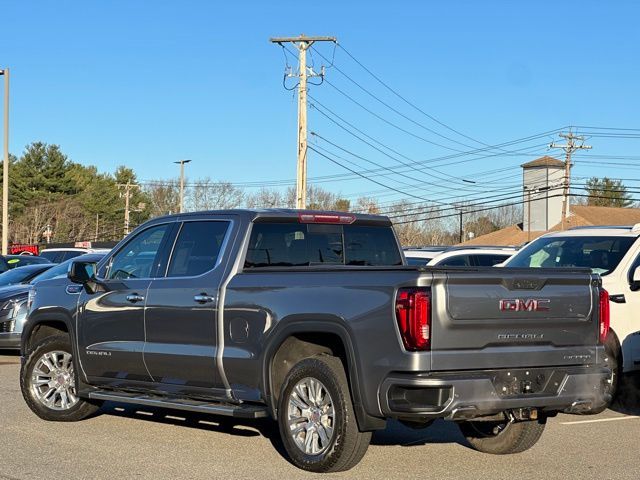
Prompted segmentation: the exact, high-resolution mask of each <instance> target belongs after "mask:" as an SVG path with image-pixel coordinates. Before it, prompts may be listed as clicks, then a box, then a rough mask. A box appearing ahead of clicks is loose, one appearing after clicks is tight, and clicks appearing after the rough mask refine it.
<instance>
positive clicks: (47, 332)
mask: <svg viewBox="0 0 640 480" xmlns="http://www.w3.org/2000/svg"><path fill="white" fill-rule="evenodd" d="M62 333H64V334H68V333H69V329H68V328H67V325H66V324H65V323H64V322H61V321H56V320H48V321H43V322H40V323H38V324H37V325H36V326H35V327H33V330H31V333H30V334H29V337H28V338H27V339H26V340H25V342H24V350H25V352H28V351H29V350H30V349H31V347H32V346H33V345H35V344H36V343H38V342H40V341H41V340H42V339H44V338H47V337H53V336H55V335H60V334H62Z"/></svg>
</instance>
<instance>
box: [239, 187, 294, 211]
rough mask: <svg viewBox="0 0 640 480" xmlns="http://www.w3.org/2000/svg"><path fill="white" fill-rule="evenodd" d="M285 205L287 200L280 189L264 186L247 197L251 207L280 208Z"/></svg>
mask: <svg viewBox="0 0 640 480" xmlns="http://www.w3.org/2000/svg"><path fill="white" fill-rule="evenodd" d="M284 206H285V201H284V197H283V195H282V193H281V192H280V190H271V189H268V188H264V187H263V188H261V189H260V190H258V191H257V192H256V193H254V194H252V195H249V196H248V197H247V207H249V208H278V207H284Z"/></svg>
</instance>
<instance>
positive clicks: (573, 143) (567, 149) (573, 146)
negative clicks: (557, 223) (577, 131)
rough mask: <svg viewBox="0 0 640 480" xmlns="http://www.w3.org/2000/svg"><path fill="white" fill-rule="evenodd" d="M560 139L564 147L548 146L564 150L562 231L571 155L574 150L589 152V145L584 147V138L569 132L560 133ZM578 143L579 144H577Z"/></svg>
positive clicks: (567, 197)
mask: <svg viewBox="0 0 640 480" xmlns="http://www.w3.org/2000/svg"><path fill="white" fill-rule="evenodd" d="M560 137H562V138H564V139H565V140H566V141H567V143H565V144H564V145H558V144H556V143H555V142H553V143H551V144H550V145H549V148H561V149H562V150H564V153H565V159H564V182H563V191H562V229H563V230H564V229H565V223H566V221H567V209H568V206H569V189H570V187H571V155H572V154H573V152H575V151H576V150H589V149H591V146H590V145H585V144H584V141H585V138H584V137H583V136H578V135H574V134H573V133H572V132H571V131H569V133H561V134H560ZM578 142H579V143H578Z"/></svg>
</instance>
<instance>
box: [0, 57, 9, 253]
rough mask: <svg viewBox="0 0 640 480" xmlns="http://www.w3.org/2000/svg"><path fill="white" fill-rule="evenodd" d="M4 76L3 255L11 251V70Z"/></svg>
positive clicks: (4, 71)
mask: <svg viewBox="0 0 640 480" xmlns="http://www.w3.org/2000/svg"><path fill="white" fill-rule="evenodd" d="M0 75H3V76H4V160H3V163H2V255H6V254H7V250H8V249H9V69H8V68H5V69H3V70H0Z"/></svg>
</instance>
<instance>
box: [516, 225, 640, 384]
mask: <svg viewBox="0 0 640 480" xmlns="http://www.w3.org/2000/svg"><path fill="white" fill-rule="evenodd" d="M639 238H640V224H637V225H635V226H626V227H623V226H613V227H577V228H575V229H572V230H567V231H563V232H554V233H548V234H546V235H543V236H541V237H539V238H537V239H536V240H534V241H533V242H531V243H530V244H528V245H527V246H526V247H524V248H523V249H522V250H520V251H519V252H518V253H517V254H515V255H514V256H513V257H511V258H510V259H509V260H508V261H507V262H505V264H504V267H506V268H508V267H540V268H553V267H588V268H591V270H592V271H593V272H594V273H598V274H600V275H601V277H602V284H603V286H604V288H605V290H607V292H609V299H610V302H609V304H610V310H611V330H610V333H609V337H608V338H607V341H606V343H605V348H606V350H607V353H608V355H607V357H608V359H609V361H610V366H611V368H612V370H613V375H612V379H611V381H612V393H615V390H616V387H617V385H618V377H619V375H618V373H619V369H620V368H622V371H623V372H631V371H636V370H640V239H639Z"/></svg>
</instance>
